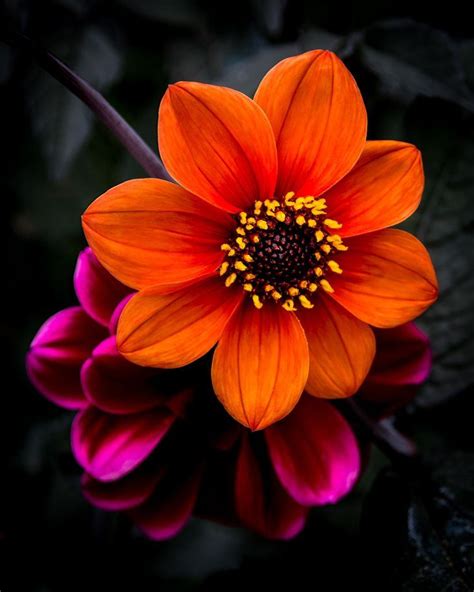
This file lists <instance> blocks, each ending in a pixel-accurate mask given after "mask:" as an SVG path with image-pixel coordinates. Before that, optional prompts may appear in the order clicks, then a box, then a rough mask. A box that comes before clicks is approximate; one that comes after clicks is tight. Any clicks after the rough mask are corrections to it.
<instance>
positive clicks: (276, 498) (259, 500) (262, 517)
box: [235, 433, 308, 540]
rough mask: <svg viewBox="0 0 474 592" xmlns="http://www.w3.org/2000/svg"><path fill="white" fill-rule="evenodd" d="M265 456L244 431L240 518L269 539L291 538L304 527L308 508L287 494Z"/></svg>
mask: <svg viewBox="0 0 474 592" xmlns="http://www.w3.org/2000/svg"><path fill="white" fill-rule="evenodd" d="M259 436H260V434H258V435H257V438H258V437H259ZM253 438H254V437H253ZM254 439H255V438H254ZM260 444H262V442H260ZM263 446H264V445H263ZM261 452H262V451H261ZM261 457H262V454H260V455H259V458H257V455H256V454H255V452H254V451H253V449H252V446H251V442H250V437H249V435H248V434H247V433H244V434H243V436H242V441H241V446H240V450H239V456H238V459H237V467H236V475H235V505H236V511H237V514H238V517H239V519H240V520H241V522H242V524H243V525H244V526H246V527H247V528H250V529H251V530H254V531H255V532H257V533H258V534H260V535H262V536H264V537H266V538H269V539H280V540H287V539H291V538H293V537H294V536H296V535H297V534H298V533H299V532H301V530H302V529H303V527H304V525H305V523H306V518H307V515H308V508H305V507H303V506H301V505H300V504H298V503H297V502H296V501H294V500H293V499H292V498H291V497H290V496H289V495H288V494H287V492H286V491H285V490H284V489H283V487H282V486H281V485H280V483H279V482H278V480H277V478H276V476H275V474H274V472H273V470H272V467H271V463H270V460H269V459H262V458H261Z"/></svg>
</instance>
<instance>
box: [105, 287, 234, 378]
mask: <svg viewBox="0 0 474 592" xmlns="http://www.w3.org/2000/svg"><path fill="white" fill-rule="evenodd" d="M242 298H243V292H242V290H241V289H240V288H226V287H225V286H224V283H223V282H222V281H221V280H220V279H219V278H217V277H212V278H208V279H206V280H202V281H200V282H197V283H195V284H193V285H191V286H188V287H186V288H181V289H180V290H177V291H174V292H172V293H165V294H163V289H160V288H159V287H153V288H147V289H146V290H142V291H141V292H139V293H138V294H136V295H135V296H133V297H132V299H131V300H130V301H129V302H128V304H127V305H126V306H125V308H124V311H123V313H122V315H121V317H120V321H119V325H118V331H117V345H118V349H119V351H120V353H121V354H122V355H124V356H125V357H126V358H127V359H128V360H130V361H131V362H134V363H135V364H139V365H140V366H153V367H158V368H179V367H181V366H185V365H186V364H190V363H191V362H194V360H197V359H198V358H200V357H201V356H203V355H204V354H205V353H207V352H208V351H209V350H210V349H211V347H212V346H213V345H214V344H215V343H216V341H217V340H218V339H219V337H220V336H221V335H222V332H223V331H224V327H225V326H226V324H227V322H228V321H229V319H230V317H231V316H232V314H233V312H234V311H235V309H236V308H237V306H238V305H239V303H240V302H241V300H242Z"/></svg>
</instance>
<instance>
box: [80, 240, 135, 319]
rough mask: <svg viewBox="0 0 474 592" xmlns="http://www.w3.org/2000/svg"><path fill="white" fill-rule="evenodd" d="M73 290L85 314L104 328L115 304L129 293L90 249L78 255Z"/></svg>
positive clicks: (128, 289)
mask: <svg viewBox="0 0 474 592" xmlns="http://www.w3.org/2000/svg"><path fill="white" fill-rule="evenodd" d="M74 288H75V290H76V294H77V297H78V299H79V302H80V303H81V305H82V307H83V308H84V310H85V311H86V312H87V314H88V315H90V316H91V317H92V318H93V319H94V320H96V321H97V322H98V323H100V324H102V325H104V326H105V327H107V326H108V324H109V321H110V318H111V316H112V313H113V312H114V309H115V308H116V306H117V304H118V303H119V302H120V301H121V300H122V299H123V298H124V297H125V296H126V295H127V294H129V293H130V291H131V290H130V288H128V287H127V286H124V285H123V284H121V283H120V282H119V281H117V280H116V279H115V278H114V277H112V276H111V275H110V273H109V272H108V271H106V270H105V269H104V268H103V267H102V265H101V264H100V263H99V261H98V260H97V258H96V256H95V255H94V253H93V252H92V250H91V249H90V248H87V249H84V251H82V252H81V253H80V254H79V257H78V259H77V264H76V270H75V272H74Z"/></svg>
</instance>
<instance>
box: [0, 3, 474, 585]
mask: <svg viewBox="0 0 474 592" xmlns="http://www.w3.org/2000/svg"><path fill="white" fill-rule="evenodd" d="M460 6H461V4H459V6H457V4H456V2H450V3H449V7H447V6H441V5H440V7H439V8H436V6H435V5H434V3H432V5H430V6H429V8H428V9H426V7H425V6H424V5H422V4H420V3H416V2H415V3H413V2H396V3H395V2H384V3H380V2H369V1H359V2H357V4H356V5H353V7H352V8H350V9H349V8H346V7H345V6H343V5H341V4H339V3H335V2H332V3H324V4H323V3H320V2H313V1H311V0H300V1H291V0H226V2H223V3H215V2H212V1H211V0H156V1H155V0H115V1H108V2H105V0H104V1H100V0H42V2H34V1H33V0H31V1H27V0H9V1H7V2H4V6H3V10H4V14H2V15H0V18H1V21H2V22H3V23H5V22H9V23H10V24H12V25H14V26H15V27H16V28H17V29H19V30H21V31H23V32H25V33H27V34H28V35H30V36H31V37H33V38H34V39H37V40H39V41H41V42H42V43H43V44H44V45H45V46H46V47H48V48H50V49H52V50H53V51H55V52H56V53H57V54H58V55H59V56H60V57H61V58H62V59H63V60H64V61H66V62H67V63H68V64H69V65H70V66H71V67H72V68H73V69H75V70H76V71H77V72H78V73H79V74H80V75H82V76H83V77H84V78H85V79H86V80H88V81H89V82H91V83H92V84H93V85H94V86H95V87H96V88H98V89H99V90H101V92H103V93H104V94H105V96H106V97H107V98H108V99H109V100H110V101H111V103H112V104H113V105H114V106H115V107H117V108H118V110H119V111H120V112H121V113H122V114H123V115H124V116H125V117H126V118H127V119H128V120H129V122H130V123H131V124H132V125H133V126H135V127H136V128H137V130H138V131H139V132H140V133H141V134H142V135H143V137H144V138H145V139H146V140H147V141H148V142H149V143H150V145H152V146H155V142H156V139H155V134H156V132H155V126H156V118H157V106H158V103H159V100H160V97H161V96H162V94H163V91H164V89H165V88H166V85H167V84H168V83H169V82H172V81H176V80H180V79H191V80H201V81H207V82H213V83H217V84H223V85H228V86H232V87H234V88H239V89H240V90H243V91H244V92H247V93H249V94H251V93H253V91H254V89H255V87H256V85H257V84H258V81H259V79H260V78H261V76H262V75H263V74H264V72H265V71H266V70H267V69H268V68H269V67H271V66H272V65H273V64H274V63H275V62H277V61H278V60H280V59H282V58H283V57H286V56H288V55H292V54H295V53H298V52H301V51H304V50H307V49H313V48H328V49H333V50H335V51H336V52H337V53H338V54H339V55H340V56H341V57H342V58H343V59H344V60H345V61H346V63H347V65H348V66H349V67H350V69H351V70H352V72H353V73H354V75H355V77H356V79H357V80H358V82H359V84H360V87H361V90H362V92H363V95H364V98H365V100H366V104H367V107H368V111H369V126H370V127H369V137H370V138H379V139H399V140H407V141H411V142H414V143H416V144H417V145H418V146H419V147H420V148H421V150H422V153H423V157H424V164H425V170H426V176H427V183H426V191H425V198H424V201H423V204H422V207H421V208H420V210H419V212H418V213H417V214H416V215H415V216H414V217H413V218H412V219H411V220H410V221H409V224H408V225H407V226H408V227H409V228H410V230H412V231H413V232H415V233H416V234H417V236H418V237H419V238H421V239H422V240H423V241H424V242H425V244H427V245H428V247H429V249H430V251H431V253H432V256H433V258H434V261H435V265H436V267H437V271H438V274H439V279H440V284H441V296H440V300H439V302H438V303H437V305H436V306H435V307H433V309H432V310H430V311H429V312H428V313H427V314H426V315H425V316H424V318H423V319H422V320H421V325H422V326H423V328H424V329H426V330H427V331H428V333H429V335H430V336H431V338H432V340H433V348H434V354H435V357H434V361H435V367H434V371H433V374H432V377H431V379H430V381H429V383H428V384H427V385H426V386H425V387H424V388H423V390H422V392H421V393H420V395H419V397H418V398H417V401H416V403H415V404H414V405H412V406H411V407H410V408H409V409H408V410H407V411H406V412H405V413H404V414H403V415H402V417H399V418H397V422H398V425H399V426H400V427H401V428H402V429H403V430H405V431H406V432H408V433H410V434H412V435H413V436H414V437H415V438H416V440H417V442H418V444H419V446H420V448H421V450H422V452H423V454H424V458H425V464H426V466H425V470H423V471H420V470H412V469H411V468H410V467H408V468H407V467H397V466H395V467H390V466H389V465H388V462H387V460H386V459H385V458H384V457H382V456H381V455H380V454H379V453H377V452H374V453H373V454H372V456H371V460H370V462H369V466H368V470H367V473H366V475H365V477H364V478H363V479H362V481H361V483H360V484H359V486H358V487H357V489H356V491H355V492H354V493H353V494H352V495H351V496H349V498H347V499H346V500H345V501H344V502H343V503H341V504H339V505H338V506H336V507H328V508H323V509H319V510H316V511H314V512H313V513H312V517H311V521H310V525H309V527H308V528H307V529H306V531H305V532H304V533H303V534H302V535H301V536H300V537H299V538H298V539H297V540H295V541H293V542H291V543H278V544H275V543H268V542H265V541H262V540H260V539H258V538H257V537H254V536H252V535H249V534H248V533H246V532H244V531H238V530H231V529H227V528H224V527H220V526H217V525H214V524H211V523H207V522H204V521H198V520H195V521H193V523H192V524H191V525H190V526H189V527H188V528H187V529H186V531H185V532H184V533H183V534H182V535H181V536H180V537H178V538H177V539H176V540H174V541H172V542H170V543H161V544H159V543H151V542H148V541H146V540H145V539H143V538H142V537H141V536H140V535H139V534H138V533H137V532H135V531H133V530H130V527H129V525H128V524H127V522H126V521H124V520H123V519H121V518H120V519H119V518H117V517H116V516H114V515H108V514H105V513H103V512H100V511H96V510H94V509H92V508H91V507H90V506H88V504H86V502H85V501H84V500H83V499H82V497H81V495H80V492H79V486H78V478H79V470H78V468H77V466H76V465H75V463H74V461H73V459H72V457H71V453H70V449H69V442H68V431H69V426H70V422H71V414H69V413H67V412H61V411H60V410H58V409H56V408H55V407H54V406H53V405H51V404H49V403H47V402H46V401H44V400H43V399H42V398H41V397H40V396H39V395H38V394H37V393H36V392H34V390H33V388H32V387H31V386H30V385H29V384H28V382H27V379H26V377H25V373H24V354H25V351H26V349H27V347H28V344H29V341H30V340H31V338H32V336H33V335H34V333H35V332H36V330H37V328H38V327H39V325H40V324H41V323H42V322H43V321H44V320H45V318H47V317H48V316H49V315H51V314H52V313H53V312H55V311H57V310H58V309H60V308H64V307H65V306H69V305H71V304H73V303H74V302H75V299H74V294H73V290H72V281H71V280H72V270H73V266H74V263H75V258H76V255H77V252H78V250H79V249H80V248H81V247H82V246H83V244H84V239H83V237H82V235H81V231H80V224H79V217H80V214H81V212H82V211H83V209H84V208H85V206H86V205H87V204H88V203H89V202H90V201H91V200H92V199H93V198H94V197H96V196H97V195H99V194H100V193H102V192H103V191H104V190H105V189H106V188H108V187H109V186H111V185H114V184H117V183H118V182H120V181H122V180H125V179H127V178H131V177H139V176H143V172H142V171H141V170H140V168H139V167H138V165H137V164H136V163H135V162H133V161H132V160H131V158H130V157H129V156H128V155H127V154H126V153H125V152H124V150H122V149H121V147H120V146H118V145H117V144H116V143H115V141H114V140H113V139H112V138H111V137H110V135H109V133H108V132H107V131H106V130H105V129H103V128H102V127H101V126H100V125H99V124H98V123H97V122H96V121H95V119H94V117H93V116H92V115H91V114H90V113H89V112H88V111H87V109H86V108H85V107H84V106H83V105H82V104H81V103H80V102H79V101H78V100H77V99H76V98H74V97H72V96H71V95H70V94H69V93H68V92H67V91H66V90H65V89H64V88H62V87H61V86H60V85H59V84H58V83H57V82H55V81H54V80H52V79H51V78H49V77H48V75H47V74H45V73H44V72H42V71H41V70H39V68H38V67H37V66H36V65H35V64H34V63H32V62H31V61H30V59H29V58H27V57H26V56H24V55H22V54H20V53H18V52H15V51H14V50H11V49H8V48H7V47H6V46H1V47H0V104H1V109H0V113H1V117H2V128H1V129H2V140H3V144H4V154H3V159H2V167H4V169H5V170H4V171H3V172H2V175H1V178H0V184H1V186H2V187H1V194H2V197H3V201H2V203H3V211H2V216H1V218H0V224H1V230H2V232H1V236H2V240H4V241H5V246H4V249H3V253H4V259H6V271H5V272H4V276H3V277H4V280H3V286H4V287H3V290H2V292H3V297H4V299H3V300H4V305H3V314H2V315H0V326H1V334H2V340H1V347H2V360H3V362H4V372H3V378H4V380H3V384H4V387H3V389H2V390H3V412H2V413H1V418H0V421H1V427H0V434H1V436H2V443H1V452H0V454H1V455H2V459H1V460H2V464H1V466H2V485H1V488H0V495H1V498H2V499H1V504H0V512H1V515H0V545H1V551H0V553H1V557H0V589H1V590H2V591H3V590H5V591H13V590H19V591H20V590H21V592H29V591H35V592H50V591H51V592H55V591H61V592H62V591H64V590H68V591H75V590H95V589H96V588H97V589H101V590H122V589H124V590H125V589H126V590H144V591H146V590H158V589H160V590H214V589H215V590H217V589H221V588H222V587H225V588H226V590H230V591H232V590H237V589H239V590H240V589H241V588H242V587H245V586H247V585H250V584H252V585H262V586H265V587H269V586H273V585H275V586H278V585H280V586H281V585H282V584H283V585H285V584H286V585H288V586H289V587H290V586H291V587H295V586H296V587H299V586H300V585H303V583H305V585H307V583H308V582H309V583H310V584H311V583H314V587H315V588H318V589H319V590H326V589H329V587H330V588H331V589H333V588H339V587H340V588H342V589H348V588H349V586H350V587H351V588H354V587H357V586H360V587H363V589H365V590H370V589H376V590H380V589H381V588H382V589H384V590H394V591H395V590H397V591H398V590H403V591H420V590H422V591H425V590H427V591H431V590H432V591H438V590H446V591H450V592H458V591H463V592H464V591H468V590H469V591H470V590H472V589H473V588H474V439H473V437H472V417H473V410H474V405H473V400H472V387H473V382H474V346H473V340H474V337H473V320H474V312H473V311H474V307H473V292H474V276H473V274H472V269H473V264H474V238H473V232H472V230H473V222H474V207H473V206H472V202H473V199H474V166H473V165H472V163H473V162H474V127H473V117H474V31H473V29H472V25H471V22H472V20H471V19H470V18H469V17H467V16H466V14H463V11H462V10H461V9H460Z"/></svg>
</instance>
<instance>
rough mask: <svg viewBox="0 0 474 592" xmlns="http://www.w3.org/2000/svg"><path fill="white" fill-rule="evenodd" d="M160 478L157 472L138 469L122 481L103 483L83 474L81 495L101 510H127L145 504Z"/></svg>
mask: <svg viewBox="0 0 474 592" xmlns="http://www.w3.org/2000/svg"><path fill="white" fill-rule="evenodd" d="M160 476H161V473H160V472H159V471H158V470H156V471H152V470H150V469H149V468H147V469H146V470H143V469H141V468H139V469H137V470H136V471H133V472H132V473H130V474H129V475H126V476H125V477H122V479H118V480H117V481H110V482H106V483H104V482H103V481H97V479H94V477H91V476H90V475H88V474H87V473H84V475H83V476H82V479H81V487H82V493H83V494H84V496H85V498H86V499H87V500H88V501H89V502H90V503H91V504H93V505H94V506H96V507H98V508H101V509H102V510H108V511H115V512H117V511H120V510H129V509H131V508H136V507H137V506H140V505H141V504H143V503H144V502H146V500H147V499H148V498H149V497H150V496H151V494H152V493H153V491H154V489H155V487H156V484H157V482H158V481H159V479H160Z"/></svg>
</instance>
